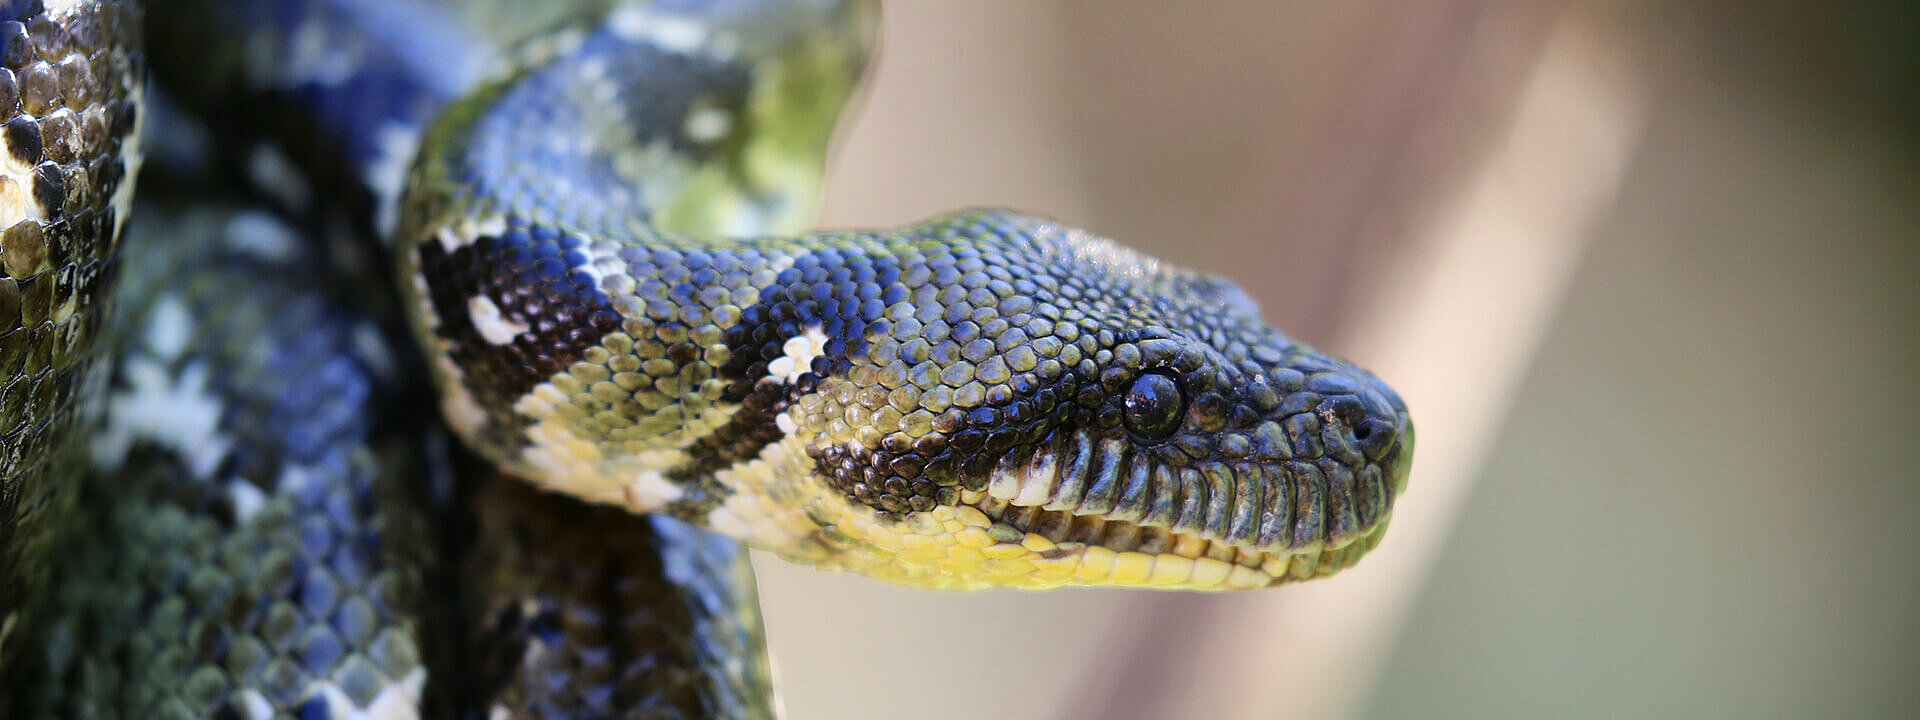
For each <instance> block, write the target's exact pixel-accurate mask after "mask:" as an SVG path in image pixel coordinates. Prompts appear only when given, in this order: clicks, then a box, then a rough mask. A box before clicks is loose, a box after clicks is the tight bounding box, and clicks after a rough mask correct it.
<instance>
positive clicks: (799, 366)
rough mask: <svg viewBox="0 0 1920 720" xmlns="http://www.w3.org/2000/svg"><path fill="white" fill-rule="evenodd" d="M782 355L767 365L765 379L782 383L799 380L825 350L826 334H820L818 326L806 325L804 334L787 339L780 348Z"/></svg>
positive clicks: (810, 369)
mask: <svg viewBox="0 0 1920 720" xmlns="http://www.w3.org/2000/svg"><path fill="white" fill-rule="evenodd" d="M780 349H781V351H782V354H781V355H780V357H777V358H774V359H773V362H770V363H767V378H768V379H771V380H774V381H777V382H783V383H791V382H795V381H797V380H799V379H800V376H801V375H804V374H806V373H808V372H811V371H812V369H813V359H814V358H817V357H820V356H821V355H822V354H825V353H826V350H827V334H826V333H824V332H821V330H820V326H819V325H808V326H807V329H806V331H805V332H803V333H801V334H799V335H795V336H793V337H790V338H787V342H786V344H784V345H782V346H780Z"/></svg>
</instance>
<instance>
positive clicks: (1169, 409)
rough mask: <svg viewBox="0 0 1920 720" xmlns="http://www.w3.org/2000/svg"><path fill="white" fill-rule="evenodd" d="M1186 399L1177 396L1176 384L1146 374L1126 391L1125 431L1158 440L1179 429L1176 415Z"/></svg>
mask: <svg viewBox="0 0 1920 720" xmlns="http://www.w3.org/2000/svg"><path fill="white" fill-rule="evenodd" d="M1186 406H1187V400H1186V398H1185V397H1182V396H1181V395H1180V384H1179V383H1176V382H1174V381H1173V378H1170V377H1167V376H1166V375H1163V374H1161V373H1147V374H1145V375H1141V376H1140V377H1139V378H1136V379H1135V380H1134V381H1133V387H1132V388H1129V389H1128V390H1127V401H1126V407H1127V412H1126V421H1127V429H1128V430H1131V431H1133V434H1135V435H1139V436H1140V437H1143V438H1147V439H1151V440H1158V439H1160V438H1163V437H1166V436H1168V435H1171V434H1173V431H1174V429H1175V428H1178V427H1180V416H1181V414H1182V413H1183V412H1184V411H1185V410H1186Z"/></svg>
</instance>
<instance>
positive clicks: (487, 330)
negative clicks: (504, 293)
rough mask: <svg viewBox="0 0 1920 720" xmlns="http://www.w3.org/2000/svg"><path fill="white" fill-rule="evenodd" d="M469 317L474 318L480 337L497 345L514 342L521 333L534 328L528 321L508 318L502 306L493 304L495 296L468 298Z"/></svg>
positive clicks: (474, 324) (474, 325)
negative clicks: (501, 309) (523, 321)
mask: <svg viewBox="0 0 1920 720" xmlns="http://www.w3.org/2000/svg"><path fill="white" fill-rule="evenodd" d="M467 317H468V318H470V319H472V320H473V329H475V330H478V331H480V337H483V338H486V339H487V342H490V343H493V344H495V345H505V344H507V343H510V342H513V339H514V338H515V337H519V335H520V333H523V332H526V331H528V330H531V329H533V328H532V327H531V326H528V325H527V324H526V323H519V322H514V321H512V320H509V319H507V316H506V315H504V314H502V313H501V312H500V306H499V305H495V304H493V298H490V297H487V296H485V295H475V296H473V297H471V298H468V299H467Z"/></svg>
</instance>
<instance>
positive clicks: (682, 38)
mask: <svg viewBox="0 0 1920 720" xmlns="http://www.w3.org/2000/svg"><path fill="white" fill-rule="evenodd" d="M607 26H608V27H609V28H611V29H612V30H613V32H614V33H615V34H617V35H619V36H620V37H623V38H626V39H628V40H632V41H634V42H642V43H648V44H651V45H653V46H655V47H658V48H660V49H662V50H666V51H667V52H674V53H680V54H682V55H690V54H692V53H693V52H694V51H696V50H699V49H700V46H702V45H705V44H706V42H707V28H706V26H703V25H701V24H700V23H699V22H698V21H696V20H690V19H687V18H680V17H672V16H669V15H659V14H655V13H650V12H647V11H646V10H645V9H642V8H640V7H637V6H631V5H629V6H627V7H624V8H621V9H620V10H617V11H615V12H614V13H613V14H612V15H610V16H608V17H607Z"/></svg>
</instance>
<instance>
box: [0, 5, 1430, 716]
mask: <svg viewBox="0 0 1920 720" xmlns="http://www.w3.org/2000/svg"><path fill="white" fill-rule="evenodd" d="M877 17H878V9H877V7H876V5H875V4H874V3H871V2H859V1H854V0H786V1H784V2H776V1H774V0H653V1H652V2H633V1H616V0H580V1H578V2H541V3H528V4H519V3H508V2H496V1H494V0H476V1H474V2H452V1H451V0H448V1H446V2H437V1H434V0H409V1H407V2H390V3H374V2H365V1H362V0H277V1H276V0H190V1H183V2H179V3H165V4H159V3H154V4H146V5H143V4H142V3H139V2H134V1H132V0H57V1H56V0H9V1H8V2H0V41H4V42H0V65H4V67H5V68H6V70H7V71H8V72H9V73H12V74H11V75H5V74H0V114H5V115H7V116H8V117H9V118H10V119H9V120H8V121H7V122H6V123H5V124H4V128H5V132H4V139H5V140H6V141H7V143H6V144H7V149H8V153H6V154H5V155H6V160H7V162H6V163H5V164H4V166H3V167H0V214H4V215H6V216H7V217H0V225H6V226H7V227H6V229H4V230H0V261H4V266H0V267H3V268H4V271H5V273H6V277H5V278H3V279H0V321H8V322H15V318H16V316H17V322H16V324H15V325H13V326H12V328H11V329H5V330H3V331H0V360H5V361H6V369H7V370H8V372H9V373H10V375H9V377H10V378H12V379H10V380H9V381H8V385H7V386H6V387H5V389H4V391H0V432H4V435H0V437H3V438H5V443H6V450H7V452H6V454H5V455H4V456H0V511H3V512H0V572H4V573H5V574H4V576H0V582H4V583H5V585H4V586H0V587H4V588H6V589H7V592H5V593H4V594H0V673H4V676H0V677H4V679H5V680H6V687H8V688H10V689H12V688H32V689H33V691H31V692H26V691H23V692H21V693H17V697H15V698H10V700H12V702H13V704H12V705H11V706H9V704H8V703H7V702H0V712H4V711H5V710H6V709H7V708H9V707H11V708H14V709H15V710H14V712H16V713H17V714H19V715H20V716H22V717H246V718H251V717H279V716H285V717H303V718H306V717H343V718H344V717H603V716H636V717H656V716H657V717H673V716H679V717H766V716H771V715H772V714H773V713H774V712H775V707H776V705H777V703H775V702H774V701H773V699H772V691H771V689H770V688H769V687H768V686H767V676H768V672H767V666H766V660H765V657H764V640H763V639H762V638H761V637H760V635H759V627H758V622H759V621H758V616H757V612H756V611H754V610H753V607H752V602H753V599H752V596H753V592H754V591H753V587H752V581H751V577H750V573H749V572H748V571H747V570H746V568H745V565H744V562H745V560H744V556H743V555H742V553H741V552H740V549H739V546H740V545H745V546H749V547H754V548H759V549H763V550H766V551H769V552H771V553H773V554H775V555H778V556H780V557H782V558H785V559H786V560H789V561H792V562H797V563H802V564H806V565H810V566H814V567H818V568H821V569H823V570H830V571H841V572H850V573H857V574H860V575H865V576H868V577H872V578H876V579H879V580H882V581H886V582H891V583H895V584H901V585H908V586H913V587H920V588H929V589H989V588H1023V589H1045V588H1055V587H1062V586H1094V587H1138V588H1154V589H1167V590H1200V591H1215V590H1228V589H1242V588H1264V587H1270V586H1274V585H1280V584H1285V583H1289V582H1294V581H1300V580H1307V579H1313V578H1319V577H1325V576H1328V575H1332V574H1334V573H1337V572H1339V571H1341V570H1343V569H1345V568H1347V567H1350V566H1351V565H1353V564H1354V563H1355V562H1357V561H1358V560H1359V559H1360V558H1361V557H1362V556H1363V555H1365V554H1366V553H1367V552H1369V551H1370V550H1371V549H1372V548H1373V547H1374V546H1375V545H1376V544H1377V543H1378V542H1379V541H1380V539H1381V537H1382V536H1383V534H1384V532H1385V528H1386V526H1387V524H1388V520H1389V519H1390V517H1391V514H1392V507H1393V503H1394V500H1395V498H1397V497H1398V496H1399V495H1400V494H1401V493H1402V492H1403V491H1404V489H1405V486H1406V480H1407V476H1408V473H1409V470H1410V466H1411V458H1412V451H1413V426H1412V422H1411V420H1410V418H1409V414H1408V411H1407V408H1406V405H1405V403H1404V401H1403V400H1402V399H1401V398H1400V396H1399V395H1398V394H1397V393H1396V392H1395V391H1394V390H1393V389H1392V388H1391V387H1390V386H1388V385H1387V384H1386V383H1385V382H1383V381H1382V380H1380V379H1379V378H1378V377H1376V376H1375V375H1373V374H1372V373H1369V372H1368V371H1366V370H1364V369H1362V368H1360V367H1358V366H1356V365H1354V364H1352V363H1351V362H1348V361H1346V360H1343V359H1340V358H1338V357H1335V356H1333V355H1330V354H1327V353H1324V352H1322V351H1320V350H1318V349H1316V348H1314V347H1312V346H1310V345H1307V344H1305V343H1302V342H1299V341H1297V340H1295V339H1293V338H1291V337H1289V336H1288V335H1286V334H1284V333H1283V332H1281V331H1279V330H1277V329H1274V328H1272V327H1271V326H1269V325H1268V324H1267V323H1266V322H1264V321H1263V320H1262V319H1261V316H1260V312H1259V308H1258V304H1257V303H1256V302H1255V301H1254V300H1253V299H1252V297H1251V296H1250V295H1248V294H1247V293H1246V292H1244V291H1243V290H1241V289H1240V288H1239V287H1238V286H1236V285H1235V284H1233V283H1232V282H1231V281H1229V280H1227V279H1225V278H1222V277H1220V276H1216V275H1211V274H1207V273H1202V272H1198V271H1194V270H1189V269H1185V268H1181V267H1178V266H1176V265H1173V264H1170V263H1166V262H1163V261H1161V260H1159V259H1156V258H1153V257H1151V256H1148V255H1145V254H1143V253H1140V252H1137V251H1134V250H1131V249H1129V248H1127V247H1125V246H1124V245H1121V244H1119V243H1117V242H1115V241H1113V240H1110V239H1107V238H1104V237H1101V236H1099V235H1097V234H1095V233H1093V232H1090V231H1087V230H1081V229H1077V228H1074V227H1071V226H1068V225H1066V224H1064V223H1061V222H1058V221H1055V220H1052V219H1049V218H1046V217H1043V216H1037V215H1030V214H1025V213H1020V212H1015V211H1008V210H997V209H974V210H965V211H959V212H954V213H949V214H945V215H940V216H936V217H933V218H930V219H928V220H925V221H922V222H920V223H917V224H914V225H911V226H908V227H903V228H897V229H872V230H833V231H810V230H808V229H807V228H808V227H809V226H810V225H811V224H812V217H813V211H814V209H815V208H816V207H817V206H818V204H819V202H820V199H821V192H822V189H821V188H822V184H821V176H822V175H823V168H824V165H825V162H826V159H827V157H828V152H829V151H828V147H829V140H831V138H832V137H833V134H834V132H835V129H836V127H837V126H838V124H839V120H840V118H841V116H842V115H843V114H844V113H845V108H846V106H847V105H848V104H849V103H850V102H851V100H852V99H853V98H854V97H855V96H856V95H857V94H858V91H859V87H860V78H861V75H862V73H863V70H864V67H865V65H866V61H867V59H868V57H869V56H870V54H871V52H872V48H873V47H874V37H875V30H876V28H877ZM905 51H910V49H906V50H905ZM149 66H151V68H152V72H153V75H154V80H155V82H154V83H153V85H154V87H153V88H150V87H149V85H148V83H147V82H146V80H147V78H146V75H147V72H148V67H149ZM8 78H13V79H14V82H13V83H12V85H11V86H10V85H9V83H8ZM13 88H17V90H14V89H13ZM156 90H157V91H156ZM12 95H18V102H17V107H16V103H15V102H14V100H13V99H12V97H11V96H12ZM143 165H144V166H148V167H146V168H145V169H144V170H143V169H142V168H143ZM928 171H929V172H937V168H929V169H928ZM135 177H142V178H144V182H141V183H139V184H140V185H141V189H140V197H141V198H142V199H141V200H140V201H139V202H138V205H139V210H137V211H136V210H135V209H134V207H135V205H136V202H135V199H134V198H135V193H134V192H133V190H134V186H135V182H134V179H135ZM129 215H131V216H132V217H133V218H134V220H133V222H132V223H131V224H127V223H125V222H124V220H125V218H127V217H128V216H129ZM8 221H11V222H8ZM123 225H128V229H127V230H126V231H125V232H124V235H125V237H124V238H123V237H122V235H123V232H122V226H123ZM116 307H117V309H116ZM736 543H737V544H736ZM176 551H177V552H176Z"/></svg>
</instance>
